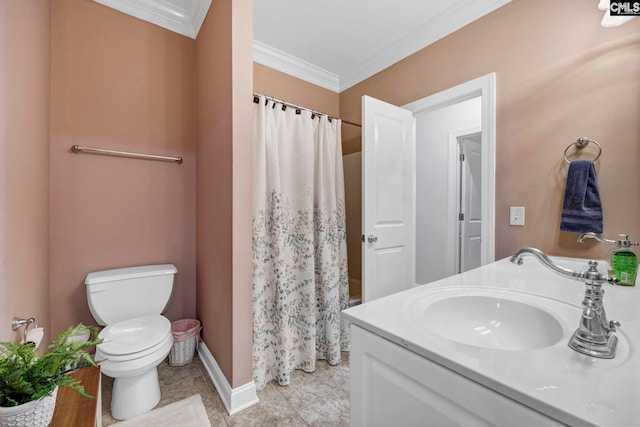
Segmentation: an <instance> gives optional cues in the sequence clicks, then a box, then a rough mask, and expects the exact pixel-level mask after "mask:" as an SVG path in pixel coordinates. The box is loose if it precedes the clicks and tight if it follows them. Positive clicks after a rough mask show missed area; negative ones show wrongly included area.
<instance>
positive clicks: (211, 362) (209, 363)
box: [198, 341, 258, 415]
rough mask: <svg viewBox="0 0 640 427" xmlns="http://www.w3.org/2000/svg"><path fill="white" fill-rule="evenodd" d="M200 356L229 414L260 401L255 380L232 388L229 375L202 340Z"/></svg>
mask: <svg viewBox="0 0 640 427" xmlns="http://www.w3.org/2000/svg"><path fill="white" fill-rule="evenodd" d="M198 356H199V357H200V360H202V364H203V365H204V367H205V368H206V369H207V373H208V374H209V377H211V381H213V385H214V386H215V387H216V390H218V394H219V395H220V398H221V399H222V403H224V407H225V408H226V409H227V412H228V413H229V415H233V414H236V413H238V412H240V411H242V410H243V409H246V408H248V407H249V406H252V405H255V404H256V403H258V394H257V392H256V385H255V383H254V382H253V381H251V382H249V383H247V384H245V385H242V386H240V387H237V388H231V385H230V384H229V381H227V377H225V376H224V374H223V373H222V370H221V369H220V366H218V362H216V359H214V357H213V355H212V354H211V352H210V351H209V348H207V345H206V344H205V343H204V342H203V341H200V344H199V345H198Z"/></svg>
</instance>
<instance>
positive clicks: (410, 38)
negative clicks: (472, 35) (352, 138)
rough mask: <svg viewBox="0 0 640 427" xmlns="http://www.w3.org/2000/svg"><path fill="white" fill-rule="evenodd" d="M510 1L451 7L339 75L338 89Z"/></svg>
mask: <svg viewBox="0 0 640 427" xmlns="http://www.w3.org/2000/svg"><path fill="white" fill-rule="evenodd" d="M509 2H511V0H480V1H474V2H467V3H470V4H469V6H467V7H464V8H461V7H454V8H453V10H447V11H445V12H443V13H441V14H439V15H437V16H435V17H434V18H432V19H430V20H429V21H427V22H426V23H424V24H423V25H421V26H420V27H418V28H417V29H416V30H414V31H412V32H410V33H409V34H407V35H406V36H405V37H402V38H401V39H399V40H397V41H395V42H393V43H392V44H391V45H389V46H387V47H385V48H384V49H382V50H381V51H380V52H378V53H376V54H375V55H373V56H371V57H370V58H369V59H368V60H366V61H365V62H364V63H362V64H361V65H359V66H358V67H356V68H355V69H354V70H353V71H351V72H349V73H347V74H345V75H342V76H340V89H339V91H340V92H342V91H343V90H346V89H349V88H350V87H352V86H355V85H356V84H358V83H360V82H362V81H363V80H366V79H367V78H369V77H371V76H373V75H374V74H377V73H379V72H380V71H382V70H384V69H386V68H388V67H390V66H391V65H393V64H395V63H396V62H398V61H400V60H402V59H404V58H406V57H408V56H410V55H412V54H414V53H416V52H417V51H419V50H421V49H423V48H425V47H427V46H429V45H430V44H432V43H435V42H436V41H438V40H440V39H441V38H443V37H446V36H447V35H449V34H451V33H453V32H454V31H457V30H459V29H460V28H462V27H464V26H465V25H467V24H470V23H471V22H473V21H475V20H476V19H479V18H481V17H482V16H484V15H486V14H488V13H491V12H493V11H494V10H496V9H498V8H499V7H502V6H504V5H505V4H507V3H509Z"/></svg>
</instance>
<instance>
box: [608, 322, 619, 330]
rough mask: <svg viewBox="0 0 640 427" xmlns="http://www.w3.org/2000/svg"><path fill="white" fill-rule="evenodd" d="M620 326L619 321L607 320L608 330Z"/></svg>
mask: <svg viewBox="0 0 640 427" xmlns="http://www.w3.org/2000/svg"><path fill="white" fill-rule="evenodd" d="M619 327H620V322H616V321H615V320H611V321H609V332H616V331H617V329H616V328H619Z"/></svg>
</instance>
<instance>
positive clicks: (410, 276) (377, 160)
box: [362, 96, 415, 302]
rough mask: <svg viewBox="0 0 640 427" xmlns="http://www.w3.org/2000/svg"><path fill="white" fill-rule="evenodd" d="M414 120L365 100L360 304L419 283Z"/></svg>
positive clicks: (405, 113) (407, 114) (401, 111)
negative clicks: (416, 257) (416, 241)
mask: <svg viewBox="0 0 640 427" xmlns="http://www.w3.org/2000/svg"><path fill="white" fill-rule="evenodd" d="M414 159H415V119H414V117H413V114H412V113H411V112H410V111H408V110H405V109H403V108H400V107H397V106H395V105H391V104H387V103H386V102H382V101H380V100H377V99H375V98H371V97H368V96H363V97H362V228H363V233H364V234H363V251H362V270H363V271H362V300H363V302H367V301H371V300H374V299H376V298H380V297H383V296H386V295H390V294H393V293H396V292H399V291H402V290H405V289H409V288H410V287H412V286H413V285H414V283H415V279H414V277H415V268H414V265H415V220H414V218H415V160H414Z"/></svg>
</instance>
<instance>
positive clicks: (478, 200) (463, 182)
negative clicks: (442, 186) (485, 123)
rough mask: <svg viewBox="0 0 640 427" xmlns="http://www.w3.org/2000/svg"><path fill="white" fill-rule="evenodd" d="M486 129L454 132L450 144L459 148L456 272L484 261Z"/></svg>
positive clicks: (456, 201)
mask: <svg viewBox="0 0 640 427" xmlns="http://www.w3.org/2000/svg"><path fill="white" fill-rule="evenodd" d="M481 141H482V133H481V132H480V129H479V128H478V129H474V130H473V131H472V132H471V133H467V131H462V132H456V133H450V134H449V144H450V145H452V143H453V145H454V147H452V148H453V149H454V150H455V156H454V159H456V160H457V161H455V167H453V165H450V168H451V169H452V170H453V169H455V176H456V178H457V183H456V184H455V185H454V186H453V188H455V189H456V191H455V195H454V192H450V194H451V195H450V197H453V198H454V199H455V203H456V206H457V212H458V223H457V227H456V228H457V230H456V235H457V238H456V239H455V243H456V250H455V266H456V271H455V272H456V273H462V272H465V271H467V270H471V269H473V268H476V267H480V266H481V265H482V260H481V258H482V146H481Z"/></svg>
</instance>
